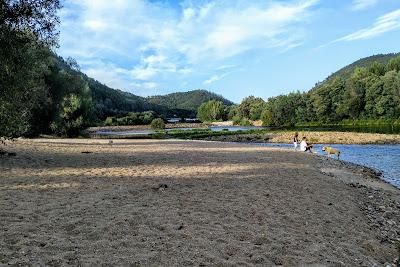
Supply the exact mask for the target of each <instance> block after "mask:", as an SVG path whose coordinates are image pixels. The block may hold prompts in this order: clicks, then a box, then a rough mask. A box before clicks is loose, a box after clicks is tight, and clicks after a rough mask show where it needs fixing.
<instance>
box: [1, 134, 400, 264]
mask: <svg viewBox="0 0 400 267" xmlns="http://www.w3.org/2000/svg"><path fill="white" fill-rule="evenodd" d="M7 149H8V150H9V151H14V152H16V153H17V156H15V157H4V156H3V157H1V158H0V162H1V165H0V218H1V220H0V248H1V250H0V265H1V264H11V265H20V266H25V265H41V266H44V265H49V266H51V265H55V266H58V265H83V266H87V265H91V266H98V265H105V266H110V265H123V266H135V265H138V266H148V265H150V266H158V265H163V266H191V265H196V266H208V265H218V266H232V265H242V266H253V265H260V266H274V265H284V266H298V265H310V266H354V265H358V266H373V265H374V264H378V266H379V265H381V264H383V263H384V262H393V260H394V259H395V258H396V256H397V252H396V250H395V242H396V240H399V236H400V228H399V226H400V214H399V210H400V193H399V190H397V189H394V188H393V187H391V186H390V185H388V184H386V183H384V182H381V181H379V180H377V179H375V178H374V177H373V173H372V172H371V171H369V170H368V169H366V168H359V167H356V166H352V165H347V164H343V163H341V162H339V161H335V160H331V159H327V158H324V157H319V156H315V155H311V154H305V153H301V152H292V151H285V150H280V149H274V148H265V147H257V146H251V145H241V144H230V143H219V142H202V141H176V140H160V141H158V140H114V143H113V144H112V145H110V144H108V140H73V139H71V140H63V139H61V140H45V139H36V140H18V141H17V142H16V143H14V144H12V145H10V146H9V147H8V148H7ZM82 152H89V153H85V154H84V153H82Z"/></svg>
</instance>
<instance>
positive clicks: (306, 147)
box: [293, 132, 313, 153]
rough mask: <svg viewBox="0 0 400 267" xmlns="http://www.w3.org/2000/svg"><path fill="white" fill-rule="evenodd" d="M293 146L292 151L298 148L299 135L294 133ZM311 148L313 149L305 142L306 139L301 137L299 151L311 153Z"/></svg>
mask: <svg viewBox="0 0 400 267" xmlns="http://www.w3.org/2000/svg"><path fill="white" fill-rule="evenodd" d="M293 145H294V149H295V150H297V149H298V147H299V133H298V132H296V133H295V134H294V137H293ZM312 148H313V145H312V144H310V143H309V142H308V141H307V137H305V136H303V139H302V140H301V142H300V151H303V152H306V151H308V152H310V153H312V151H311V149H312Z"/></svg>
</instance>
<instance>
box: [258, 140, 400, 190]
mask: <svg viewBox="0 0 400 267" xmlns="http://www.w3.org/2000/svg"><path fill="white" fill-rule="evenodd" d="M257 145H260V146H268V147H280V148H288V149H293V145H292V144H271V143H259V144H257ZM323 146H324V145H323V144H317V145H314V152H317V153H318V154H321V155H325V152H323V151H322V147H323ZM329 146H330V147H333V148H337V149H339V150H340V152H341V154H340V159H341V160H344V161H348V162H352V163H356V164H360V165H364V166H367V167H370V168H374V169H375V170H378V171H380V172H382V173H383V176H382V179H383V180H385V181H387V182H389V183H390V184H392V185H394V186H396V187H397V188H400V145H329Z"/></svg>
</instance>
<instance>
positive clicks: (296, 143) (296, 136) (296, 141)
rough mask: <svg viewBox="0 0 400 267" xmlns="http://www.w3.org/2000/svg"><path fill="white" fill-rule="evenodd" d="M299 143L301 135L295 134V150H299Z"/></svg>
mask: <svg viewBox="0 0 400 267" xmlns="http://www.w3.org/2000/svg"><path fill="white" fill-rule="evenodd" d="M298 143H299V133H298V132H295V134H294V137H293V145H294V150H297V147H298Z"/></svg>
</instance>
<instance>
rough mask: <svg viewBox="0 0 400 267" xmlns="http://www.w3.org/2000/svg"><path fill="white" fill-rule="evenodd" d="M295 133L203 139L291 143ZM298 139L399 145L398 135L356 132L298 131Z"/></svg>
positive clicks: (312, 141)
mask: <svg viewBox="0 0 400 267" xmlns="http://www.w3.org/2000/svg"><path fill="white" fill-rule="evenodd" d="M294 133H295V131H271V132H266V133H259V134H237V135H225V136H224V135H223V136H211V137H207V138H205V139H207V140H211V141H224V142H260V143H265V142H266V143H291V142H292V140H293V136H294ZM298 134H299V139H300V140H301V138H302V137H303V136H305V137H307V140H308V141H309V142H311V143H313V144H359V145H367V144H400V134H378V133H356V132H339V131H337V132H336V131H333V132H328V131H327V132H320V131H298Z"/></svg>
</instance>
